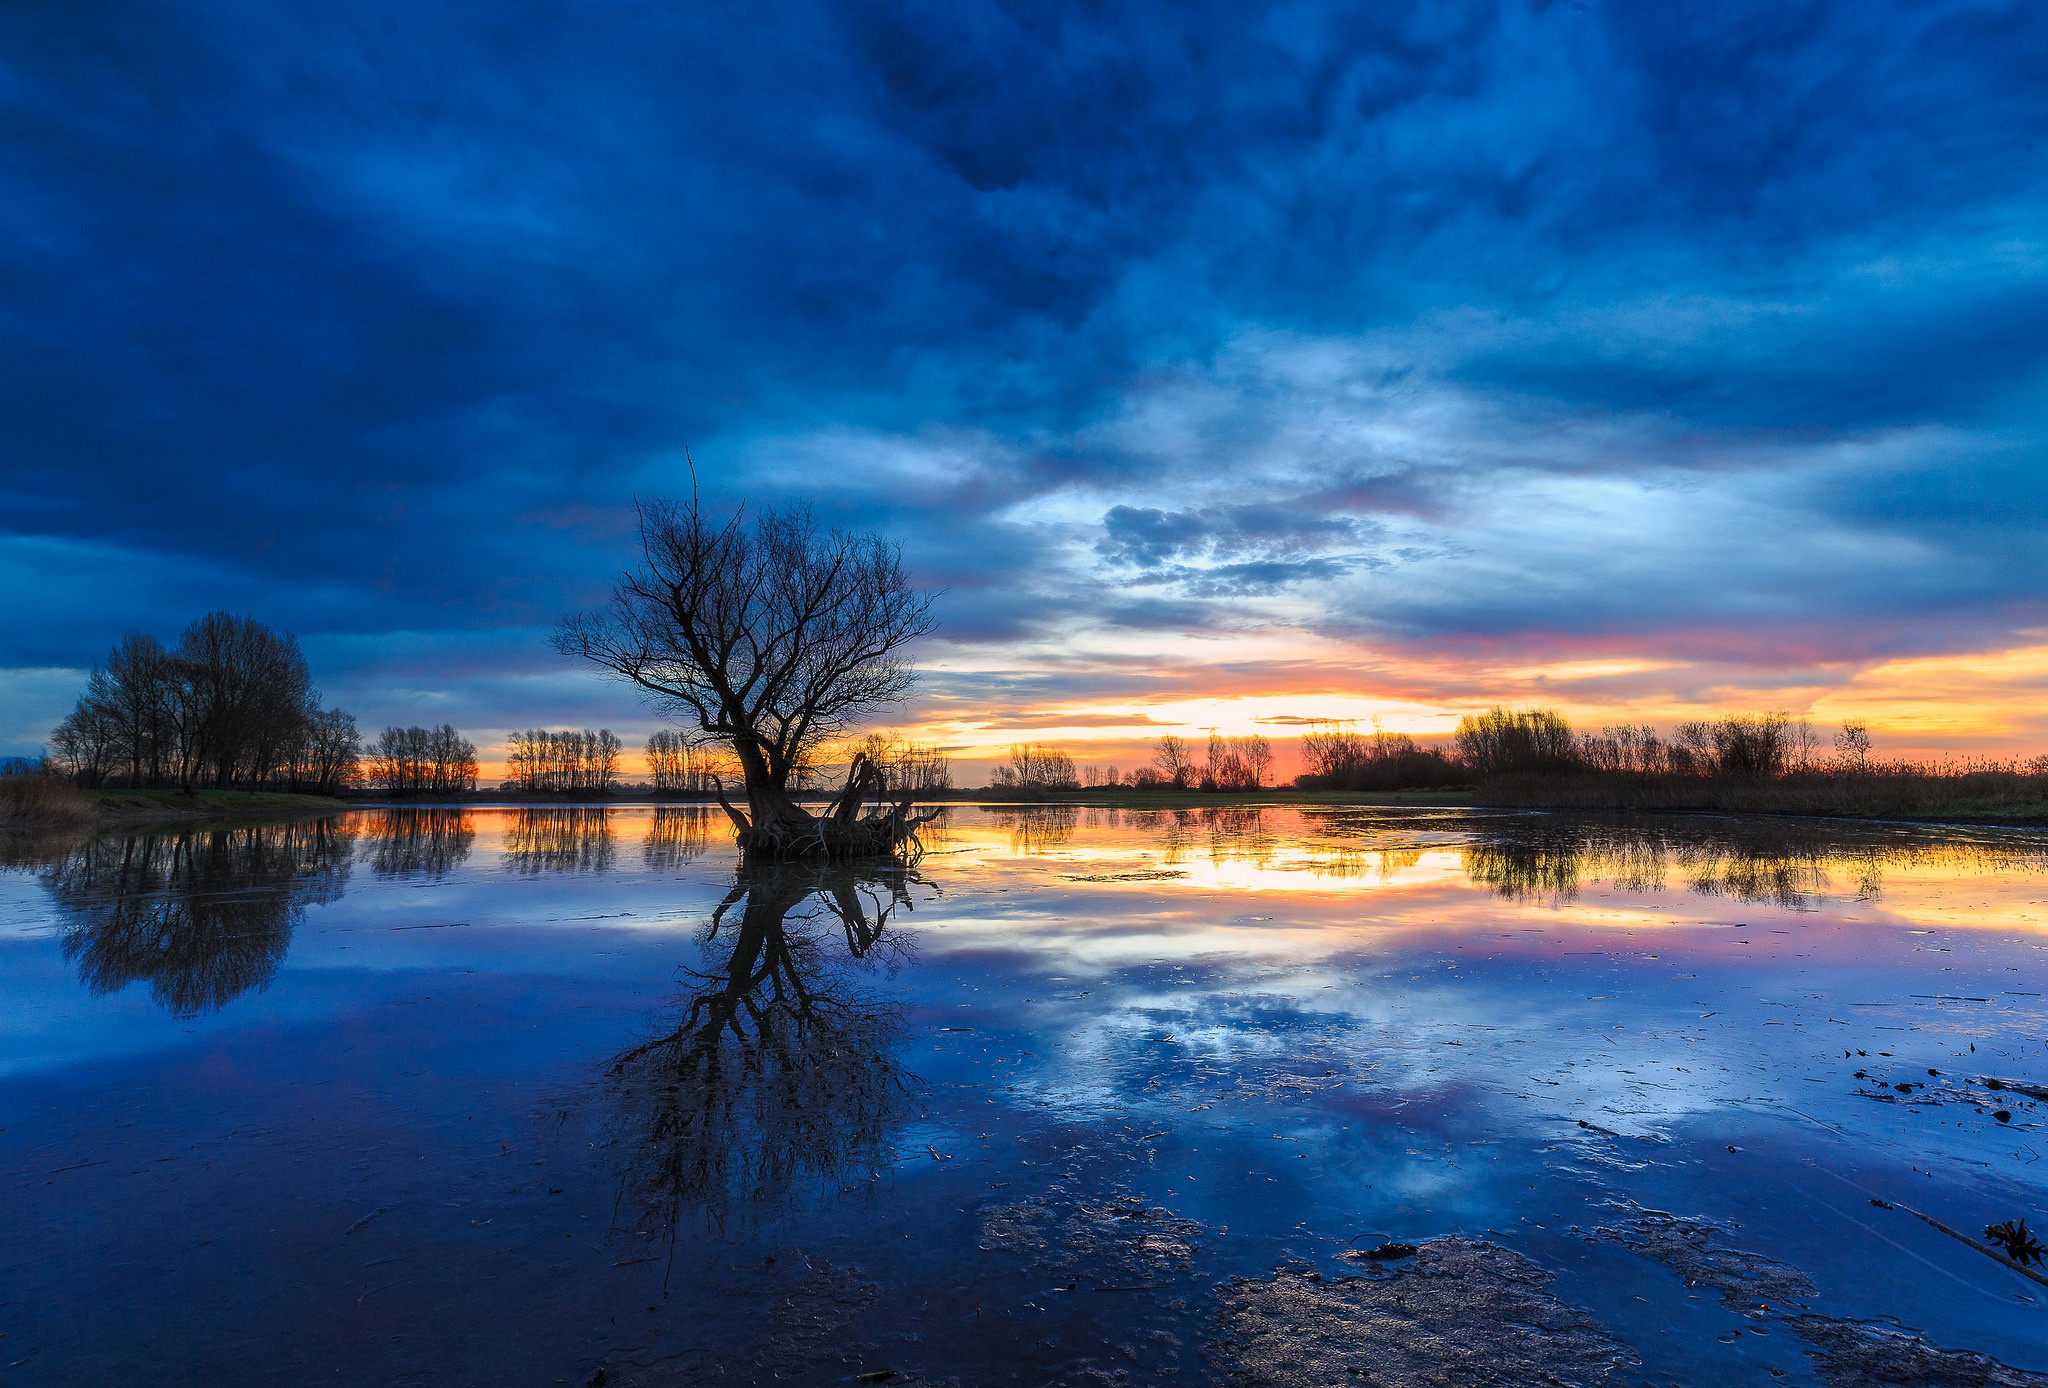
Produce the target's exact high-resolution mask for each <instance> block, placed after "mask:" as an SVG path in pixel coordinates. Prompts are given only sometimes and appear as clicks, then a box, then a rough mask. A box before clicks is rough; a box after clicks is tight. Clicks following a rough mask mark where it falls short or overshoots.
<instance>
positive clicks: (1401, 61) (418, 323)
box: [0, 0, 2048, 779]
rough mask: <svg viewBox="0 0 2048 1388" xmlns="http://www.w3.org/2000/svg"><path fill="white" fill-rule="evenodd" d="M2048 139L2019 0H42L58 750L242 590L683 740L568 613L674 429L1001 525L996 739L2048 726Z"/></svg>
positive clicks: (895, 518)
mask: <svg viewBox="0 0 2048 1388" xmlns="http://www.w3.org/2000/svg"><path fill="white" fill-rule="evenodd" d="M2044 137H2048V7H2043V6H2041V5H2038V4H2027V3H1952V2H1945V0H1927V3H1914V4H1893V3H1885V2H1884V0H1859V2H1858V3H1841V4H1804V3H1798V0H1765V2H1763V3H1754V4H1751V3H1743V0H1714V2H1713V3H1686V2H1685V0H1678V2H1677V3H1671V4H1659V5H1642V4H1630V3H1615V4H1591V3H1588V4H1578V3H1556V4H1550V3H1539V4H1511V3H1488V4H1454V3H1443V4H1402V3H1395V2H1394V0H1385V2H1383V3H1375V4H1363V5H1349V6H1347V5H1343V4H1336V3H1319V4H1306V5H1288V4H1270V3H1269V4H1259V5H1250V4H1244V5H1223V4H1208V3H1201V2H1200V0H1178V2H1177V3H1172V4H1148V3H1143V2H1142V0H1134V3H1127V4H1119V5H1101V4H1091V3H1073V4H1060V3H1044V4H1038V5H1029V6H1027V5H1021V4H1010V5H1000V4H986V3H976V0H945V3H937V4H929V5H917V4H894V5H879V4H873V5H871V4H857V3H846V4H836V5H815V4H807V3H804V0H793V2H792V3H790V4H786V5H781V6H774V7H768V8H766V9H764V8H763V7H761V6H758V5H745V6H742V5H737V4H730V5H728V4H719V3H699V4H692V5H675V4H667V3H662V4H655V3H629V2H628V0H577V2H576V3H569V2H568V0H562V2H561V3H518V2H517V0H489V3H462V2H461V0H450V2H449V3H441V4H435V5H420V4H417V3H392V2H391V0H356V3H352V4H349V5H342V6H337V5H332V4H313V3H307V2H305V0H261V3H257V2H256V0H243V2H241V3H236V2H235V0H217V2H215V3H207V2H206V0H189V2H188V3H183V4H176V5H171V4H160V3H124V2H123V0H109V3H89V4H78V3H70V2H69V0H40V2H38V0H22V3H18V4H12V5H8V6H6V7H4V8H0V352H4V360H5V361H6V363H7V368H6V370H5V371H4V372H0V476H4V481H5V490H4V506H0V591H4V592H6V593H9V594H11V595H12V596H11V598H10V599H9V600H8V601H6V602H4V603H0V754H6V753H16V754H20V753H32V752H34V751H35V750H36V748H37V747H38V746H39V745H41V744H42V743H43V742H44V741H45V739H46V738H47V735H48V730H49V728H50V726H51V725H52V724H54V723H55V722H56V720H57V719H58V718H60V717H61V716H62V715H63V713H64V712H65V711H66V710H67V709H68V708H69V706H70V704H71V702H72V700H73V699H74V698H75V697H76V694H77V692H78V690H79V688H80V686H81V684H82V682H83V680H84V678H85V674H86V672H87V671H88V670H89V669H90V668H91V667H92V666H93V665H94V664H95V663H96V662H98V661H100V660H102V659H104V656H105V653H106V651H107V649H108V648H109V647H110V646H111V645H112V644H113V642H114V641H115V640H116V639H117V638H118V637H119V636H120V635H121V634H122V633H124V632H127V631H146V632H152V633H155V634H158V635H160V636H162V637H165V638H166V639H169V638H174V637H175V636H176V634H177V632H178V631H179V630H180V629H181V628H182V627H183V626H184V625H185V624H186V623H187V622H189V621H191V620H192V619H193V618H195V617H197V616H199V615H200V614H202V613H204V612H206V611H209V610H212V609H216V608H224V609H227V610H230V611H233V612H237V613H247V614H249V615H252V616H255V617H257V618H259V619H260V620H263V621H265V622H268V623H270V624H272V625H274V626H278V627H282V628H284V629H287V630H290V631H292V632H295V633H296V634H297V635H298V636H299V638H300V640H301V642H302V643H303V645H304V647H305V649H306V651H307V654H308V657H309V659H310V660H311V663H312V666H313V671H314V676H315V679H316V681H317V682H318V684H319V685H320V687H321V689H322V690H323V692H324V694H325V695H326V697H327V699H328V700H329V702H331V703H337V704H340V705H341V706H343V707H346V708H349V709H351V710H353V711H354V712H355V713H356V714H357V716H358V718H359V719H360V720H361V722H362V723H363V724H364V725H365V726H366V727H368V728H370V729H372V730H375V729H377V728H380V727H382V726H385V725H387V724H404V723H428V724H438V723H440V722H443V721H448V722H452V723H454V724H455V725H456V726H457V727H458V728H461V729H462V730H464V731H465V732H466V733H468V734H469V735H470V736H471V737H472V738H474V739H475V740H476V741H477V742H478V743H479V745H480V746H482V747H483V748H484V749H485V760H486V762H487V763H488V762H491V761H493V760H494V759H495V756H494V753H495V749H497V748H498V747H500V746H501V744H502V741H503V738H504V735H505V733H506V732H507V731H508V730H510V729H514V728H520V727H527V726H535V725H542V726H553V727H562V726H597V725H600V724H602V725H605V726H611V727H613V728H616V729H618V730H619V731H620V732H621V733H622V735H625V736H626V737H627V738H628V740H629V742H630V741H634V740H636V739H638V738H641V737H644V736H645V734H646V733H647V732H649V731H651V730H652V729H653V728H654V727H655V726H657V725H656V723H655V721H654V720H653V718H652V716H651V715H650V714H649V713H648V712H647V711H646V710H645V709H644V708H643V707H642V706H641V705H640V704H639V702H638V701H637V700H636V699H635V698H634V697H633V695H632V694H631V692H630V691H628V690H626V689H624V688H622V687H620V686H618V685H615V684H608V683H606V682H604V681H603V680H601V679H600V678H598V677H597V676H596V675H595V674H593V673H591V672H588V671H584V670H579V669H577V668H575V667H574V666H572V665H571V664H569V663H568V662H567V661H565V660H564V659H563V658H562V657H560V656H558V655H556V654H554V653H553V651H552V650H551V649H550V647H549V644H548V641H547V634H548V632H549V630H550V628H551V627H552V626H553V624H554V623H555V622H557V621H558V620H559V619H560V618H561V617H563V616H564V615H566V614H567V613H570V612H573V611H576V610H578V609H581V608H586V607H591V606H594V605H596V604H598V603H600V602H601V601H602V600H603V598H604V597H605V595H606V593H607V591H608V587H609V584H610V582H611V580H612V578H613V577H614V576H615V575H616V574H617V572H618V571H619V570H620V569H621V568H622V567H623V566H624V565H625V564H626V563H627V562H628V561H629V560H630V559H631V557H632V553H633V548H634V510H633V503H634V499H635V498H636V497H642V498H644V497H659V496H665V495H674V494H677V493H678V492H679V491H681V490H684V489H686V488H687V487H688V485H689V471H688V465H687V463H686V451H687V456H688V457H689V458H693V459H694V460H695V465H696V469H697V474H698V477H699V479H700V484H701V486H702V488H703V490H704V491H705V492H706V493H707V494H708V495H709V496H710V497H712V498H713V499H714V500H716V501H718V502H719V503H720V504H728V503H729V504H733V505H738V504H740V503H741V502H743V501H744V502H746V503H748V504H750V505H753V506H756V507H759V506H766V505H775V504H780V503H784V502H790V501H803V502H808V503H809V504H811V505H812V506H813V507H814V508H815V509H816V511H817V512H818V514H819V515H820V516H821V517H823V518H825V519H827V520H829V521H831V522H832V523H834V524H839V525H844V526H848V527H851V528H855V529H873V530H877V531H880V532H881V533H883V534H885V535H887V536H889V537H890V538H892V539H893V540H895V541H897V542H899V543H900V544H901V546H902V551H903V555H904V559H905V562H906V564H907V565H908V566H909V568H910V570H911V571H912V573H913V575H914V576H915V578H916V579H917V581H919V582H920V583H922V584H925V585H928V586H931V587H933V588H938V589H942V590H944V591H943V596H942V598H941V599H940V603H939V607H938V614H939V619H940V627H939V630H938V632H937V634H936V635H935V636H934V637H933V638H931V639H929V640H928V641H926V642H925V643H924V644H923V645H922V646H920V647H919V648H918V649H917V650H916V652H915V658H916V660H917V663H918V664H919V665H920V666H921V667H922V669H923V672H924V673H923V676H922V679H921V681H920V684H919V686H918V692H917V694H916V696H915V697H914V698H913V699H912V700H911V701H910V702H909V703H908V704H906V705H905V706H904V707H903V708H902V709H901V710H900V711H899V714H900V716H898V717H896V718H895V719H894V726H896V727H898V728H900V729H903V730H904V731H906V732H907V733H910V734H912V735H916V736H922V737H930V738H933V739H935V740H938V741H940V742H942V743H944V744H945V745H947V746H949V747H953V748H956V749H958V751H959V755H960V756H961V757H962V759H963V761H964V762H965V763H967V765H968V767H969V769H970V772H971V769H972V768H973V767H974V766H975V765H976V764H977V759H978V758H979V759H981V761H982V762H983V763H985V761H986V759H987V758H988V757H990V756H993V755H995V754H997V753H998V752H999V751H1000V749H1001V748H1002V747H1003V746H1005V745H1007V744H1008V743H1010V742H1013V741H1017V740H1023V739H1050V740H1054V741H1058V742H1061V743H1062V744H1064V745H1067V746H1069V747H1070V748H1072V749H1073V750H1074V751H1075V752H1076V753H1077V754H1078V755H1079V756H1080V757H1081V759H1082V761H1083V762H1084V763H1094V762H1100V761H1104V760H1109V761H1121V762H1122V763H1123V764H1124V765H1125V766H1126V767H1128V766H1129V765H1130V764H1131V763H1132V761H1133V759H1135V758H1139V757H1142V756H1143V755H1144V748H1145V744H1146V743H1148V742H1149V741H1150V740H1151V739H1153V738H1155V737H1157V736H1158V735H1159V734H1160V733H1162V732H1179V733H1184V734H1192V735H1196V736H1199V735H1201V734H1202V733H1203V732H1204V731H1206V730H1207V729H1210V728H1219V729H1221V730H1223V731H1225V732H1228V733H1245V732H1252V731H1263V732H1266V733H1268V734H1269V735H1271V736H1274V737H1278V738H1286V737H1288V736H1290V735H1292V733H1293V732H1295V731H1298V729H1299V727H1300V725H1301V723H1302V721H1303V720H1309V719H1318V718H1347V719H1355V720H1358V721H1359V723H1360V724H1361V726H1364V725H1368V724H1369V723H1370V722H1371V720H1373V719H1375V718H1377V719H1379V720H1380V721H1381V723H1382V725H1383V726H1385V727H1387V728H1389V729H1395V730H1403V731H1412V732H1416V733H1419V734H1425V735H1429V734H1441V733H1443V732H1445V731H1447V730H1448V729H1449V728H1451V727H1452V726H1453V725H1454V724H1455V723H1456V721H1457V719H1458V717H1459V716H1460V715H1461V714H1464V713H1467V712H1471V711H1473V710H1476V709H1480V708H1484V707H1486V706H1488V705H1489V704H1492V703H1495V702H1512V703H1521V704H1533V703H1540V704H1545V705H1549V706H1554V707H1557V708H1560V709H1563V710H1564V711H1565V712H1566V713H1567V714H1568V715H1569V716H1570V717H1571V718H1572V719H1573V720H1574V721H1575V722H1576V723H1579V724H1581V725H1583V726H1598V725H1600V724H1602V723H1607V722H1618V721H1624V720H1627V721H1650V722H1655V723H1658V724H1660V725H1666V726H1668V725H1669V723H1670V722H1672V721H1673V720H1675V719H1679V718H1686V717H1694V716H1701V715H1703V714H1707V713H1711V712H1715V711H1725V710H1735V709H1784V710H1787V711H1789V712H1791V713H1793V714H1795V715H1799V716H1805V717H1809V718H1811V719H1813V720H1814V721H1815V722H1816V723H1819V724H1822V725H1824V726H1825V725H1831V724H1835V723H1839V722H1840V721H1842V720H1845V719H1862V720H1867V721H1868V722H1869V723H1870V724H1871V727H1872V731H1873V734H1874V736H1875V738H1876V741H1877V746H1878V750H1879V751H1880V752H1883V751H1893V752H1899V753H1912V754H1915V755H1918V754H1923V753H1956V754H1960V753H1983V754H1988V755H2000V756H2003V755H2013V754H2018V753H2033V752H2041V751H2048V698H2044V695H2048V562H2044V559H2043V556H2044V554H2048V447H2044V443H2048V390H2044V385H2048V370H2044V368H2048V138H2044ZM487 769H488V768H487ZM970 779H972V776H971V774H970Z"/></svg>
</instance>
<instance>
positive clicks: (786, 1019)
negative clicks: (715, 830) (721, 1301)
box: [611, 865, 915, 1247]
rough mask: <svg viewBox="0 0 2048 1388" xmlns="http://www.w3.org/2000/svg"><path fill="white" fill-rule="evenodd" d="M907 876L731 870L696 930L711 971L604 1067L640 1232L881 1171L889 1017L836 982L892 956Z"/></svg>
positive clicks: (904, 1091) (894, 1075) (891, 1083)
mask: <svg viewBox="0 0 2048 1388" xmlns="http://www.w3.org/2000/svg"><path fill="white" fill-rule="evenodd" d="M914 880H915V879H914V878H913V877H912V876H911V875H910V874H909V873H908V872H907V871H906V870H904V869H902V868H900V867H893V868H891V867H883V866H872V867H868V866H861V867H856V866H850V865H849V866H841V867H835V868H831V869H827V870H822V871H821V870H817V869H809V870H806V869H804V868H801V867H796V866H795V865H775V866H772V867H760V868H754V869H742V876H741V878H740V880H739V881H738V882H736V883H735V884H734V886H733V889H732V891H731V892H730V893H729V894H728V895H727V896H726V899H725V901H724V903H723V904H721V905H720V906H719V908H718V910H717V912H716V913H715V914H714V915H713V916H712V919H711V924H710V926H709V928H708V931H707V933H706V935H705V942H706V945H707V947H708V948H710V949H712V950H715V951H718V952H719V954H720V958H719V961H718V963H717V964H716V966H715V967H713V968H711V969H708V970H705V971H702V972H698V973H694V974H693V975H691V976H690V977H691V980H692V982H693V983H694V984H695V985H696V986H695V988H694V990H693V991H692V992H691V994H690V995H689V997H688V999H687V1000H686V1001H685V1002H684V1004H683V1006H682V1010H681V1014H680V1016H679V1017H677V1018H676V1021H675V1025H674V1027H673V1029H672V1030H670V1031H668V1032H666V1033H665V1034H663V1035H661V1036H658V1037H656V1038H655V1039H653V1040H651V1041H648V1042H646V1043H645V1044H643V1045H639V1046H635V1047H633V1048H632V1049H630V1050H628V1051H625V1052H624V1053H622V1054H621V1055H619V1056H618V1057H617V1059H616V1060H614V1061H613V1063H612V1067H611V1075H612V1079H613V1082H614V1084H615V1086H616V1093H617V1097H618V1100H619V1102H620V1110H619V1112H620V1113H621V1115H622V1116H623V1120H624V1123H625V1124H626V1126H627V1127H628V1129H629V1132H630V1134H631V1136H630V1138H629V1145H630V1147H631V1149H632V1152H633V1156H632V1160H631V1165H630V1168H629V1170H628V1172H627V1175H626V1178H625V1184H624V1190H625V1193H626V1195H627V1197H628V1198H629V1199H633V1200H637V1201H638V1202H640V1203H641V1205H642V1207H643V1210H644V1213H645V1216H646V1217H648V1218H650V1219H651V1220H652V1227H654V1228H658V1229H661V1230H664V1231H667V1232H668V1233H669V1235H670V1236H671V1238H672V1236H673V1230H674V1225H675V1222H676V1220H677V1219H678V1218H679V1217H680V1215H681V1213H682V1211H683V1210H684V1209H685V1208H687V1207H690V1206H694V1205H705V1206H710V1207H713V1208H724V1207H727V1206H731V1205H736V1204H741V1203H745V1202H757V1201H762V1200H772V1199H775V1198H778V1197H782V1196H784V1195H786V1194H788V1193H789V1192H791V1191H792V1190H793V1189H795V1188H796V1187H797V1186H798V1185H800V1184H801V1183H803V1182H806V1181H810V1180H839V1179H842V1178H844V1177H846V1176H850V1175H853V1174H855V1173H858V1174H860V1175H864V1176H865V1175H870V1174H872V1173H873V1172H874V1171H875V1170H876V1169H877V1168H879V1167H880V1166H881V1165H883V1164H884V1162H885V1160H886V1156H885V1151H884V1144H885V1140H886V1138H887V1136H888V1133H889V1131H890V1129H891V1128H892V1127H893V1125H894V1123H895V1121H896V1119H897V1118H898V1116H899V1115H900V1114H901V1113H902V1112H903V1110H904V1108H905V1107H906V1105H907V1102H908V1086H909V1083H910V1077H909V1076H908V1075H907V1074H906V1073H905V1072H904V1071H903V1069H902V1068H901V1067H900V1066H899V1065H898V1064H897V1062H896V1059H895V1057H894V1055H893V1053H892V1052H893V1051H894V1048H895V1047H896V1045H897V1043H898V1041H899V1039H900V1036H901V1033H902V1018H901V1011H900V1008H898V1007H897V1006H896V1005H894V1004H890V1003H882V1002H877V1001H874V1000H872V999H869V998H866V997H864V996H863V995H862V994H861V992H860V991H859V990H858V989H857V988H855V987H854V986H852V984H851V982H850V980H849V979H848V977H847V972H848V963H849V961H853V960H873V959H875V958H876V957H878V956H886V955H888V954H889V953H890V952H891V951H892V950H893V949H895V948H897V944H896V942H895V941H894V940H893V938H892V936H891V935H890V933H889V931H888V929H887V924H888V920H889V917H890V915H891V914H892V913H893V912H894V911H895V910H896V908H897V907H899V906H903V907H907V906H908V905H909V901H910V897H909V887H910V885H911V883H912V882H913V881H914ZM742 898H744V900H745V906H744V908H743V909H742V910H741V911H740V913H739V920H738V924H737V926H735V925H734V924H733V922H732V920H731V915H732V910H733V907H734V906H736V905H738V904H739V903H740V901H741V900H742ZM807 906H808V907H809V909H803V908H805V907H807ZM828 921H829V922H831V923H832V924H831V925H830V926H827V925H826V924H825V923H826V922H828ZM842 945H843V946H844V949H843V950H842V948H841V946H842ZM671 1247H673V1244H672V1243H671Z"/></svg>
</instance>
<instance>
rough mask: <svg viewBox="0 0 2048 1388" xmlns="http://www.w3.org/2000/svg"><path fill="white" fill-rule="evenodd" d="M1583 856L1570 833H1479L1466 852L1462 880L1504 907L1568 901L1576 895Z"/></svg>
mask: <svg viewBox="0 0 2048 1388" xmlns="http://www.w3.org/2000/svg"><path fill="white" fill-rule="evenodd" d="M1584 856H1585V855H1584V852H1583V849H1582V845H1581V844H1580V842H1579V840H1578V838H1577V837H1576V835H1575V834H1574V833H1573V832H1571V831H1570V830H1569V829H1566V830H1556V829H1549V830H1547V831H1546V830H1545V829H1537V828H1530V829H1526V830H1523V831H1522V832H1520V833H1515V834H1486V833H1481V834H1480V835H1478V836H1477V837H1475V838H1474V839H1473V840H1472V842H1471V843H1469V844H1467V845H1466V846H1465V875H1466V876H1467V877H1469V878H1471V879H1472V880H1473V881H1474V882H1477V883H1478V884H1479V885H1480V886H1482V887H1491V888H1492V889H1493V890H1494V891H1495V892H1496V893H1497V894H1499V895H1500V896H1503V897H1505V898H1507V899H1508V900H1509V901H1540V900H1543V899H1545V898H1548V899H1549V900H1550V901H1551V902H1553V903H1557V902H1564V901H1570V900H1572V899H1573V898H1575V897H1576V896H1578V894H1579V876H1580V872H1581V869H1582V866H1583V859H1584Z"/></svg>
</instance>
